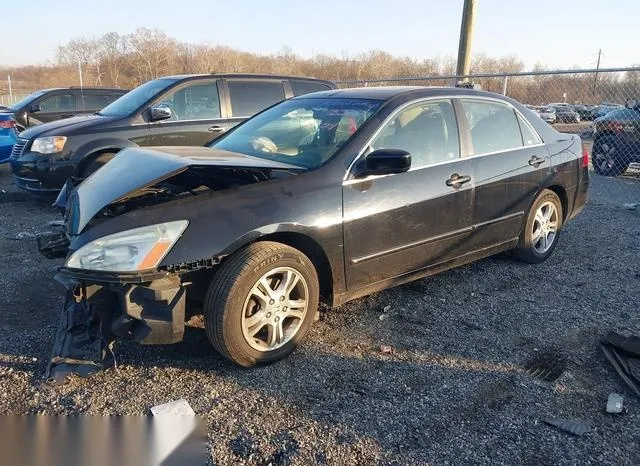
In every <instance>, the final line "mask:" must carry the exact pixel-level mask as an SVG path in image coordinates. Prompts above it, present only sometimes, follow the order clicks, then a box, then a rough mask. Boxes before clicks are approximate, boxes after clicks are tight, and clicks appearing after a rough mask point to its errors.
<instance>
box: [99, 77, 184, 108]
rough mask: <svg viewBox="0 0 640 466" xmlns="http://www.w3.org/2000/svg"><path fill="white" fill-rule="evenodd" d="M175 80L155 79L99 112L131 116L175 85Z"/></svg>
mask: <svg viewBox="0 0 640 466" xmlns="http://www.w3.org/2000/svg"><path fill="white" fill-rule="evenodd" d="M175 82H176V80H175V79H167V78H161V79H154V80H153V81H148V82H146V83H144V84H142V85H141V86H138V87H136V88H135V89H134V90H132V91H129V92H127V93H126V94H125V95H123V96H122V97H120V98H119V99H116V100H114V101H113V102H111V103H110V104H109V105H107V106H106V107H105V108H103V109H102V110H100V111H99V112H98V115H103V116H129V115H131V114H132V113H133V112H135V111H136V110H137V109H138V108H140V106H141V105H143V104H144V103H145V102H147V101H148V100H149V99H151V98H153V96H155V95H156V94H158V93H159V92H162V91H163V90H164V89H166V88H167V87H169V86H170V85H171V84H173V83H175Z"/></svg>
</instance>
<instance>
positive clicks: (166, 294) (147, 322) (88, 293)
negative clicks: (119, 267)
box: [45, 267, 186, 383]
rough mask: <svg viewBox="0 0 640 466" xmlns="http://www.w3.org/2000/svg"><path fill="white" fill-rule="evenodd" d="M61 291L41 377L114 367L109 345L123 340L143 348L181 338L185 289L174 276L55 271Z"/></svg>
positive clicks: (59, 379) (58, 377) (58, 378)
mask: <svg viewBox="0 0 640 466" xmlns="http://www.w3.org/2000/svg"><path fill="white" fill-rule="evenodd" d="M55 279H56V281H57V282H58V283H60V284H61V285H62V286H63V287H64V288H65V302H64V305H63V308H62V311H61V315H60V323H59V327H58V330H57V333H56V338H55V342H54V347H53V351H52V354H51V359H50V361H49V365H48V367H47V371H46V374H45V378H46V379H48V380H51V381H55V382H58V383H59V382H62V381H63V380H64V379H65V378H66V376H67V375H68V374H71V373H73V374H77V375H80V376H83V377H84V376H87V375H90V374H93V373H95V372H97V371H100V370H102V369H105V368H107V367H110V366H112V365H113V364H114V363H115V354H114V345H115V342H116V341H117V340H119V339H129V340H133V341H135V342H138V343H140V344H144V345H154V344H171V343H177V342H180V341H182V338H183V335H184V322H185V308H186V289H185V285H184V284H183V283H182V280H181V278H180V277H179V276H178V275H177V274H172V273H164V274H159V273H156V274H152V275H135V276H134V275H126V274H120V275H118V274H107V275H102V276H96V275H93V276H92V275H91V274H82V273H78V272H74V271H72V270H69V269H66V268H64V267H63V268H61V269H60V270H59V272H58V274H57V275H56V277H55Z"/></svg>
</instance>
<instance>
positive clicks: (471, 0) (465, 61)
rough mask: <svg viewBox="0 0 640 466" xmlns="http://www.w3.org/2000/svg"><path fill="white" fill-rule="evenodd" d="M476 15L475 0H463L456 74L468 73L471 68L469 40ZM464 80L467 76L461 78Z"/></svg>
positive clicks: (471, 36)
mask: <svg viewBox="0 0 640 466" xmlns="http://www.w3.org/2000/svg"><path fill="white" fill-rule="evenodd" d="M475 16H476V0H464V9H463V10H462V25H461V26H460V45H459V46H458V65H457V67H456V74H457V75H458V76H462V75H468V74H469V69H470V68H471V40H472V38H473V23H474V21H475ZM463 79H464V80H465V81H466V80H468V78H463Z"/></svg>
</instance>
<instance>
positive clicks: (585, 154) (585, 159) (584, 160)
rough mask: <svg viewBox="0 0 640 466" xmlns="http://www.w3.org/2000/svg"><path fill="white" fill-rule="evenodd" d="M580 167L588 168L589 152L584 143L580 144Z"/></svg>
mask: <svg viewBox="0 0 640 466" xmlns="http://www.w3.org/2000/svg"><path fill="white" fill-rule="evenodd" d="M582 168H589V152H588V151H587V146H585V145H584V144H582Z"/></svg>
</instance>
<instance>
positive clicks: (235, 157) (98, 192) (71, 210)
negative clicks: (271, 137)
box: [66, 147, 300, 235]
mask: <svg viewBox="0 0 640 466" xmlns="http://www.w3.org/2000/svg"><path fill="white" fill-rule="evenodd" d="M191 166H198V167H227V168H265V169H281V170H300V167H297V166H295V165H289V164H286V163H281V162H275V161H272V160H267V159H261V158H258V157H251V156H248V155H244V154H238V153H235V152H227V151H222V150H218V149H210V148H208V147H155V148H144V149H142V148H128V149H123V150H121V151H120V152H119V153H118V155H117V156H116V157H115V158H114V159H113V160H111V161H110V162H109V163H107V164H106V165H105V166H104V167H102V168H101V169H100V170H98V171H96V172H95V173H94V174H92V175H91V176H90V177H89V178H87V179H86V180H85V181H84V182H83V183H82V184H80V186H78V187H77V188H76V190H75V191H73V193H71V195H70V197H69V200H68V202H67V206H66V207H67V213H66V216H67V222H68V224H67V232H68V233H69V234H70V235H77V234H79V233H80V232H82V230H83V229H84V228H85V227H86V226H87V224H88V223H89V221H90V220H91V219H92V218H93V217H94V216H95V215H96V214H97V213H98V212H100V210H102V209H103V208H104V207H106V206H108V205H109V204H112V203H114V202H117V201H119V200H121V199H124V198H126V197H129V196H130V195H132V194H133V193H135V192H136V191H138V190H141V189H144V188H147V187H149V186H152V185H154V184H157V183H160V182H161V181H163V180H166V179H168V178H170V177H172V176H174V175H177V174H179V173H181V172H183V171H185V170H187V169H188V168H189V167H191Z"/></svg>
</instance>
